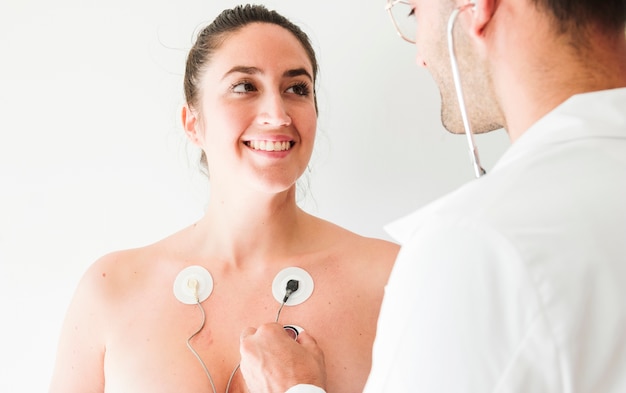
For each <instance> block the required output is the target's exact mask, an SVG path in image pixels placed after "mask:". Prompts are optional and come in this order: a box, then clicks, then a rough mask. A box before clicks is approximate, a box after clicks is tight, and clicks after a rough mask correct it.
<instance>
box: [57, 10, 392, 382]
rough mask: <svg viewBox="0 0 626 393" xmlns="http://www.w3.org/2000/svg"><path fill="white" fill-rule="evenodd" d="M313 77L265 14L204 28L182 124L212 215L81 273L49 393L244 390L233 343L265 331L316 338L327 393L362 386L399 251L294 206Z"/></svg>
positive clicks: (235, 15) (309, 128) (191, 60)
mask: <svg viewBox="0 0 626 393" xmlns="http://www.w3.org/2000/svg"><path fill="white" fill-rule="evenodd" d="M316 76H317V61H316V57H315V53H314V52H313V50H312V48H311V45H310V43H309V41H308V38H307V36H306V35H305V34H304V33H303V32H302V31H301V30H300V29H299V28H298V27H297V26H295V25H294V24H292V23H291V22H289V21H288V20H287V19H285V18H284V17H282V16H281V15H279V14H278V13H276V12H274V11H269V10H268V9H266V8H264V7H262V6H244V7H235V8H233V9H229V10H226V11H224V12H223V13H222V14H220V15H219V16H218V17H217V18H216V19H215V21H214V22H213V23H212V24H210V25H209V26H208V27H206V28H205V29H204V30H203V31H201V32H200V34H199V35H198V38H197V41H196V43H195V45H194V47H193V48H192V49H191V51H190V52H189V56H188V61H187V68H186V73H185V93H186V105H185V106H184V108H183V110H182V123H183V127H184V129H185V132H186V134H187V136H188V138H189V140H190V141H191V142H192V143H194V144H195V145H197V146H198V147H199V148H201V149H202V151H203V153H204V157H205V160H206V163H207V164H208V172H209V174H210V182H211V193H210V198H209V202H208V206H207V209H206V213H205V215H204V216H203V217H202V218H201V219H200V220H199V221H198V222H195V223H193V224H192V225H190V226H189V227H187V228H185V229H183V230H181V231H179V232H177V233H174V234H172V235H171V236H168V237H166V238H164V239H162V240H160V241H158V242H156V243H154V244H152V245H149V246H146V247H142V248H136V249H129V250H123V251H116V252H113V253H110V254H107V255H105V256H104V257H102V258H100V259H99V260H98V261H96V262H95V263H94V264H93V265H91V267H90V268H89V269H88V271H87V272H86V273H85V275H84V276H83V278H82V280H81V282H80V284H79V286H78V289H77V291H76V293H75V295H74V299H73V301H72V303H71V305H70V307H69V310H68V313H67V316H66V320H65V323H64V327H63V330H62V334H61V339H60V343H59V349H58V355H57V362H56V367H55V370H54V376H53V380H52V384H51V392H63V393H72V392H85V391H90V392H105V391H106V392H126V391H138V392H139V391H146V392H148V391H149V392H155V393H158V392H172V391H185V392H207V391H213V392H214V393H215V392H231V393H232V392H246V391H248V390H249V388H250V390H252V388H253V387H247V386H246V385H245V382H244V381H243V379H242V378H241V375H240V374H239V373H238V372H237V368H238V362H239V335H240V333H241V331H242V329H243V328H244V327H247V326H256V325H259V324H261V323H264V322H270V321H275V320H276V321H278V322H280V323H283V324H289V325H295V326H298V327H302V328H304V329H305V330H306V331H308V332H310V333H311V334H312V335H314V336H315V337H316V338H317V341H318V343H319V345H320V346H321V347H322V348H323V350H324V353H325V356H326V366H327V374H328V391H329V392H360V391H361V390H362V388H363V386H364V384H365V380H366V377H367V374H368V372H369V369H370V365H371V364H370V361H371V346H372V342H373V339H374V335H375V330H376V320H377V316H378V312H379V307H380V303H381V300H382V295H383V287H384V285H385V283H386V280H387V277H388V274H389V272H390V269H391V265H392V263H393V261H394V259H395V256H396V254H397V251H398V247H397V246H396V245H395V244H393V243H390V242H387V241H383V240H379V239H373V238H366V237H362V236H360V235H357V234H355V233H353V232H350V231H348V230H346V229H344V228H341V227H339V226H337V225H335V224H332V223H330V222H328V221H325V220H322V219H320V218H318V217H315V216H313V215H311V214H309V213H306V212H305V211H303V210H302V209H301V208H300V207H298V205H297V204H296V191H295V188H296V180H297V179H298V178H299V177H300V176H301V175H302V174H303V172H304V170H305V168H306V166H307V164H308V162H309V160H310V158H311V154H312V151H313V146H314V141H315V133H316V127H317V102H316V96H315V81H316ZM192 266H193V268H192V269H191V270H189V268H190V267H192ZM296 267H297V269H296V270H295V271H296V272H298V273H297V274H296V275H295V276H293V277H292V276H284V277H283V275H281V274H283V273H284V272H285V271H287V272H291V271H294V270H293V268H296ZM283 278H284V279H283ZM283 281H285V282H283ZM181 283H182V284H181ZM285 283H286V285H285ZM313 283H315V284H314V288H315V289H314V290H313ZM173 287H174V291H172V288H173ZM277 288H278V293H283V292H281V291H284V294H285V295H284V298H282V299H281V296H278V297H277V296H275V295H274V292H276V289H277ZM303 291H308V292H306V293H307V296H306V297H305V298H300V299H299V300H300V302H293V303H290V302H289V301H288V300H289V298H290V296H291V295H293V296H294V297H295V298H298V296H300V295H301V294H302V293H305V292H303ZM189 299H191V301H189ZM283 306H288V307H285V308H283ZM289 306H291V307H289ZM276 310H278V311H276ZM286 334H287V333H286Z"/></svg>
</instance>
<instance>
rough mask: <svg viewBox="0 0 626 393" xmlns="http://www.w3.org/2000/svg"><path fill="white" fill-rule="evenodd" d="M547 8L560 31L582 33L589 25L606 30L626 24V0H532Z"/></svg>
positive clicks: (544, 8)
mask: <svg viewBox="0 0 626 393" xmlns="http://www.w3.org/2000/svg"><path fill="white" fill-rule="evenodd" d="M532 1H533V2H534V3H535V5H536V6H537V7H538V8H539V9H543V10H547V11H548V12H550V13H551V14H552V16H553V17H554V19H555V22H556V26H555V27H556V28H557V29H558V31H559V32H560V33H566V32H569V33H575V34H576V33H582V34H584V32H585V31H586V30H587V29H589V28H590V27H592V26H593V27H595V28H597V27H600V29H602V30H604V31H606V32H615V31H617V30H623V29H624V26H625V25H626V0H532Z"/></svg>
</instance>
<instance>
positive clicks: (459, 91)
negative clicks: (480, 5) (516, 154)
mask: <svg viewBox="0 0 626 393" xmlns="http://www.w3.org/2000/svg"><path fill="white" fill-rule="evenodd" d="M474 6H475V4H474V2H473V1H470V2H469V3H467V4H464V5H462V6H460V7H457V8H455V9H454V11H452V14H450V19H448V51H449V52H450V65H451V66H452V77H453V78H454V87H455V88H456V96H457V100H458V101H459V108H460V110H461V118H462V119H463V127H464V128H465V136H466V137H467V144H468V145H469V149H470V157H471V159H472V166H473V167H474V174H475V175H476V177H477V178H478V177H481V176H482V175H484V174H486V173H487V172H486V171H485V169H483V167H482V166H481V165H480V159H479V157H478V149H477V148H476V143H475V142H474V133H473V132H472V126H471V125H470V122H469V118H468V116H467V108H466V106H465V97H464V96H463V87H462V86H461V76H460V73H459V65H458V62H457V60H456V53H455V51H454V37H453V34H452V31H453V30H454V22H456V19H457V17H458V16H459V14H460V13H461V12H463V11H465V10H468V9H470V8H473V7H474Z"/></svg>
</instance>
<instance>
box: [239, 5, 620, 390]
mask: <svg viewBox="0 0 626 393" xmlns="http://www.w3.org/2000/svg"><path fill="white" fill-rule="evenodd" d="M407 3H409V4H408V5H409V10H410V12H411V15H414V17H415V20H416V21H417V23H416V24H415V25H414V28H413V29H412V30H402V27H403V26H404V24H403V22H402V21H399V20H397V18H396V19H394V24H395V26H396V28H397V29H399V33H400V35H401V36H402V37H403V38H404V39H405V40H407V41H410V42H414V43H415V44H416V46H417V49H418V57H417V62H418V64H419V65H422V66H424V67H426V68H427V69H428V70H429V71H430V72H431V74H432V76H433V78H434V79H435V81H436V82H437V84H438V86H439V89H440V91H441V97H442V121H443V124H444V126H445V127H446V128H447V129H448V130H450V131H451V132H454V133H463V132H467V135H468V141H469V142H470V147H471V149H472V152H473V153H475V155H474V157H475V168H476V173H477V175H478V176H479V177H480V178H479V179H477V180H474V181H471V182H470V183H469V184H467V185H465V186H464V187H461V188H460V189H458V190H457V191H455V192H453V193H451V194H450V195H447V196H445V197H443V198H441V199H439V200H438V201H436V202H434V203H433V204H431V205H429V206H426V207H425V208H423V209H421V210H418V211H417V212H415V213H414V214H412V215H410V216H408V217H406V218H404V219H402V220H400V221H398V222H396V223H394V224H393V225H391V226H390V227H389V230H390V232H391V234H393V235H394V236H396V238H397V239H398V240H399V241H400V242H401V243H402V245H403V247H402V250H401V251H400V254H399V256H398V259H397V261H396V264H395V266H394V270H393V272H392V274H391V277H390V279H389V282H388V285H387V289H386V293H385V298H384V301H383V306H382V310H381V314H380V317H379V322H378V331H377V336H376V341H375V344H374V353H373V359H374V360H373V366H372V370H371V373H370V376H369V379H368V382H367V385H366V388H365V391H366V392H368V393H379V392H396V393H397V392H428V393H432V392H446V393H452V392H481V393H483V392H533V393H539V392H551V393H554V392H605V393H608V392H626V371H625V370H626V38H625V27H626V1H625V0H603V1H602V2H598V1H597V0H498V1H496V0H476V1H475V4H469V3H467V0H412V1H410V2H405V1H398V0H394V1H392V0H389V1H388V4H387V7H388V9H389V10H390V11H392V12H393V11H395V10H394V9H395V8H396V7H402V6H406V5H407ZM394 15H395V14H394ZM449 23H451V25H452V26H454V29H453V34H452V38H453V40H452V41H450V40H449V39H448V37H447V35H448V34H447V29H448V24H449ZM448 44H452V45H451V47H452V48H449V47H448ZM451 49H453V50H451ZM451 54H452V56H451ZM455 60H458V61H455ZM451 63H452V64H451ZM457 65H458V71H459V73H458V76H460V78H459V79H457V80H456V81H455V79H456V76H457V75H455V73H454V72H453V70H455V68H456V66H457ZM455 82H460V86H462V87H463V89H462V91H460V90H459V89H458V88H455ZM457 84H458V83H457ZM458 98H461V100H460V101H461V102H462V105H460V106H459V105H458V102H459V100H458ZM466 115H467V116H466ZM502 127H503V128H505V129H506V131H507V132H508V135H509V136H510V138H511V141H512V146H511V147H510V149H509V150H508V151H507V152H506V153H505V154H504V156H503V157H502V158H501V159H500V160H499V162H498V163H497V165H496V166H495V167H494V168H492V169H491V170H490V171H489V173H488V174H487V175H485V176H482V175H483V172H484V171H483V170H482V169H481V167H480V163H479V160H478V155H477V153H476V151H475V149H474V146H473V139H472V138H471V132H470V131H471V129H473V131H474V132H476V133H480V132H487V131H491V130H494V129H498V128H502ZM305 328H306V327H305ZM240 350H241V355H242V360H241V370H242V372H243V375H244V378H245V380H246V382H247V384H248V386H249V388H250V390H251V392H273V393H276V392H285V391H288V392H290V393H292V392H321V391H323V388H325V380H324V372H323V371H324V357H323V353H322V352H321V351H320V350H319V348H318V347H317V346H316V344H315V339H314V338H313V337H312V336H310V335H308V334H307V333H306V332H304V333H302V334H301V335H300V337H299V338H298V342H295V341H293V340H290V339H289V338H288V336H287V335H286V334H285V333H284V332H283V331H282V329H281V327H280V326H278V325H275V324H268V325H263V326H260V327H258V328H256V329H255V328H248V329H246V330H244V332H243V333H242V335H241V347H240ZM345 377H346V378H350V375H346V376H345Z"/></svg>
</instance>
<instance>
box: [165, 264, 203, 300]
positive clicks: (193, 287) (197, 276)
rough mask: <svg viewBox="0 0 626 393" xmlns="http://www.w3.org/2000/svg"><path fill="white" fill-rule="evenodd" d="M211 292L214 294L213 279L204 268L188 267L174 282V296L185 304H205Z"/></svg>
mask: <svg viewBox="0 0 626 393" xmlns="http://www.w3.org/2000/svg"><path fill="white" fill-rule="evenodd" d="M211 292H213V277H212V276H211V273H209V271H208V270H206V269H205V268H203V267H202V266H195V265H194V266H189V267H186V268H185V269H183V270H181V271H180V273H178V275H177V276H176V279H175V280H174V296H176V299H178V300H179V301H181V302H182V303H185V304H196V303H198V302H203V301H205V300H206V299H207V298H208V297H209V295H211ZM196 294H197V297H196Z"/></svg>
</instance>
